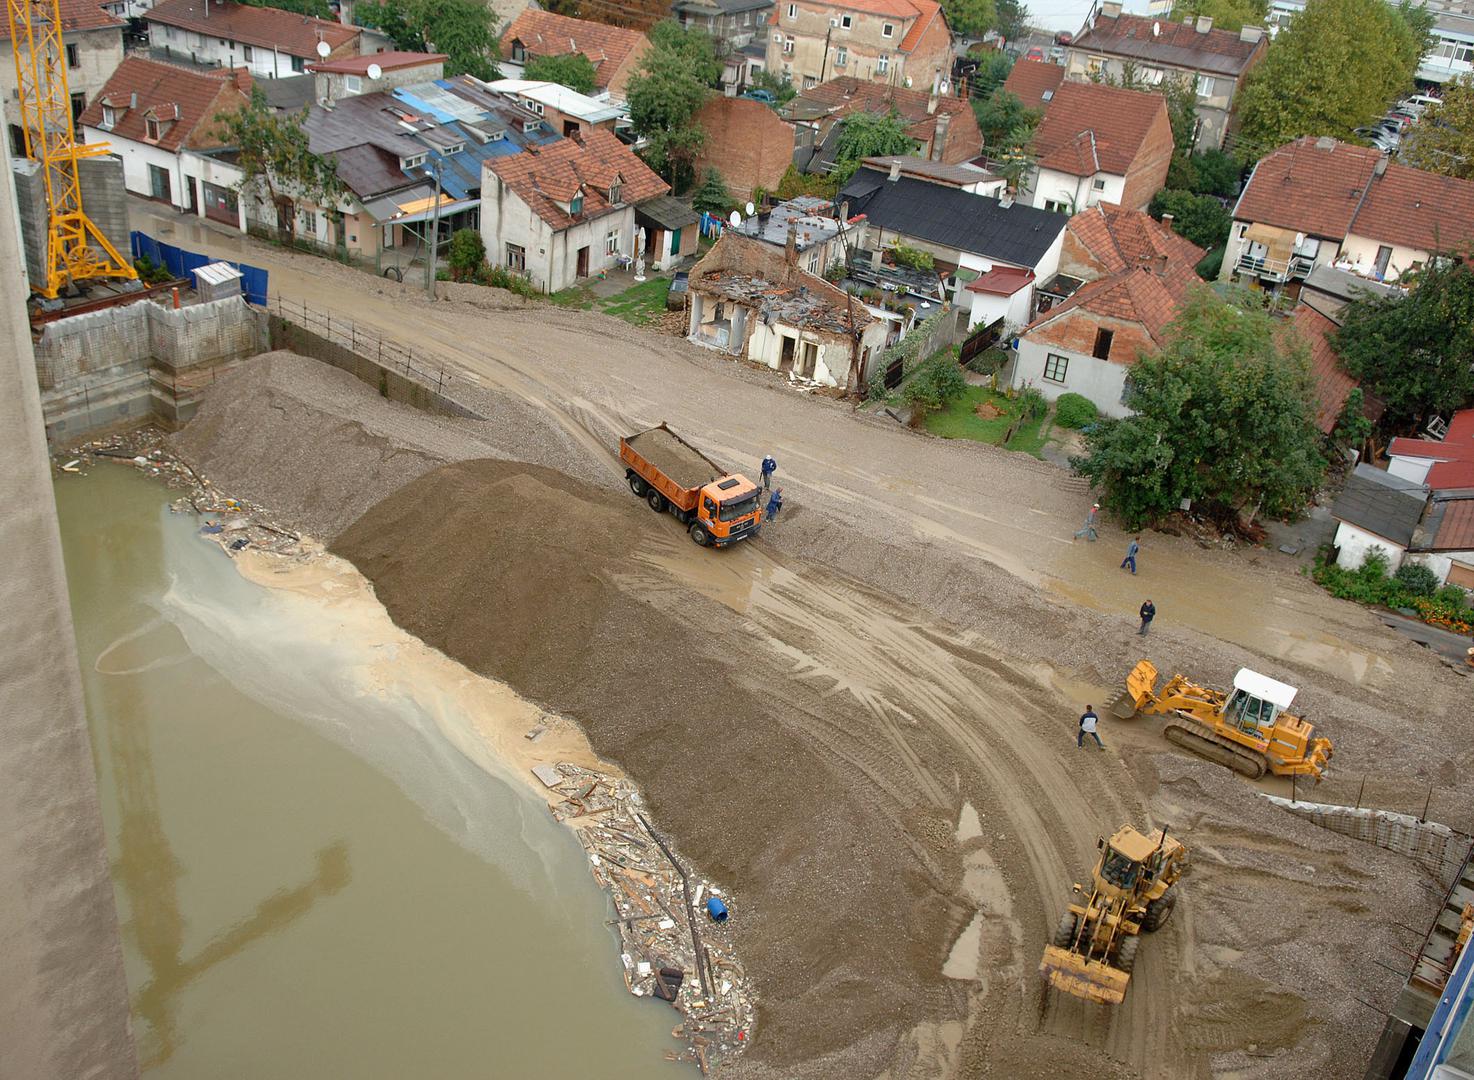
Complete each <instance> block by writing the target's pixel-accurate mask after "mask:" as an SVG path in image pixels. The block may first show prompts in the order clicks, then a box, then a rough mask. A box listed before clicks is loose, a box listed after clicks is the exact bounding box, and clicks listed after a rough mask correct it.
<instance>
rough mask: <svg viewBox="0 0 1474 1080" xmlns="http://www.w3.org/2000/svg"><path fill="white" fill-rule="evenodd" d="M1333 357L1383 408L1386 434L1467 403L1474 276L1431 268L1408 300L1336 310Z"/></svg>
mask: <svg viewBox="0 0 1474 1080" xmlns="http://www.w3.org/2000/svg"><path fill="white" fill-rule="evenodd" d="M1342 314H1343V319H1342V323H1341V329H1340V330H1339V331H1338V332H1337V335H1336V341H1335V347H1336V353H1337V355H1339V356H1340V357H1341V359H1342V361H1343V362H1344V363H1345V364H1346V369H1347V370H1348V371H1350V372H1351V374H1353V375H1355V376H1356V377H1357V378H1358V379H1360V380H1361V381H1362V383H1363V384H1365V385H1366V386H1367V387H1368V388H1370V390H1371V391H1372V393H1374V394H1376V395H1377V396H1378V397H1379V398H1381V399H1382V400H1383V401H1384V402H1386V404H1387V411H1386V413H1385V414H1383V418H1382V423H1383V424H1384V425H1386V426H1387V427H1388V428H1389V429H1390V430H1406V429H1407V428H1408V427H1410V426H1416V427H1421V426H1422V425H1423V422H1424V421H1425V420H1426V419H1427V418H1428V417H1429V416H1432V415H1435V414H1441V415H1444V416H1447V415H1448V414H1449V413H1452V412H1454V411H1455V410H1457V409H1461V408H1463V407H1464V406H1466V405H1468V404H1469V402H1470V398H1471V397H1474V369H1471V365H1474V270H1470V269H1469V268H1468V266H1466V265H1464V264H1462V263H1446V262H1445V261H1444V260H1441V259H1440V260H1435V262H1434V264H1433V265H1431V266H1429V267H1428V268H1426V269H1424V270H1423V271H1421V272H1420V273H1418V274H1417V275H1416V278H1415V280H1414V282H1413V288H1412V291H1411V292H1409V293H1408V294H1407V296H1375V297H1362V298H1359V299H1357V300H1354V301H1352V302H1351V303H1350V304H1347V305H1346V307H1345V309H1344V310H1343V313H1342Z"/></svg>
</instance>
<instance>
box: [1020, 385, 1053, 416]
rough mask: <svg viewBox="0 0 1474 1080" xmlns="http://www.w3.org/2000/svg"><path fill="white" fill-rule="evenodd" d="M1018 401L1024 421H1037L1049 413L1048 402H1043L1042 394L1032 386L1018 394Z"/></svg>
mask: <svg viewBox="0 0 1474 1080" xmlns="http://www.w3.org/2000/svg"><path fill="white" fill-rule="evenodd" d="M1018 399H1019V405H1020V411H1021V412H1022V413H1023V416H1024V419H1025V420H1037V419H1038V418H1039V417H1041V416H1043V415H1044V414H1045V413H1047V412H1048V411H1049V402H1047V401H1045V400H1044V394H1043V393H1042V392H1040V391H1039V390H1036V389H1034V387H1032V386H1031V387H1029V388H1028V389H1027V390H1024V391H1023V392H1022V393H1020V394H1019V396H1018Z"/></svg>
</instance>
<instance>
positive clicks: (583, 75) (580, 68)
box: [522, 53, 598, 94]
mask: <svg viewBox="0 0 1474 1080" xmlns="http://www.w3.org/2000/svg"><path fill="white" fill-rule="evenodd" d="M522 77H523V78H524V79H534V80H538V81H542V82H555V83H558V84H559V85H560V86H566V87H568V89H570V90H576V91H577V92H578V93H580V94H592V93H593V92H594V84H595V81H596V79H597V78H598V76H597V73H596V72H595V71H594V62H593V61H592V60H590V59H589V58H588V57H587V56H585V55H584V54H583V53H564V54H563V55H562V56H534V57H532V58H531V59H529V60H528V61H527V63H526V64H524V65H523V67H522Z"/></svg>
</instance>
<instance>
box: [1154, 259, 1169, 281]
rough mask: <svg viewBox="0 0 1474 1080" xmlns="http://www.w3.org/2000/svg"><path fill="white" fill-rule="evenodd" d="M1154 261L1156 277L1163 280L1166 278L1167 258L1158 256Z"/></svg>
mask: <svg viewBox="0 0 1474 1080" xmlns="http://www.w3.org/2000/svg"><path fill="white" fill-rule="evenodd" d="M1155 261H1156V264H1157V277H1163V278H1164V277H1166V276H1167V256H1165V255H1158V256H1157V258H1156V260H1155Z"/></svg>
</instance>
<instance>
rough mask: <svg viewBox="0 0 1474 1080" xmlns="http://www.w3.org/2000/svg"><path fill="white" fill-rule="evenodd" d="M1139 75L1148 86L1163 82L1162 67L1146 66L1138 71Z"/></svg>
mask: <svg viewBox="0 0 1474 1080" xmlns="http://www.w3.org/2000/svg"><path fill="white" fill-rule="evenodd" d="M1136 74H1137V77H1138V78H1140V79H1141V81H1142V82H1144V83H1146V84H1147V85H1148V86H1160V85H1161V84H1162V78H1163V75H1162V69H1161V68H1152V67H1144V68H1141V69H1139V70H1138V71H1137V73H1136Z"/></svg>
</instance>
